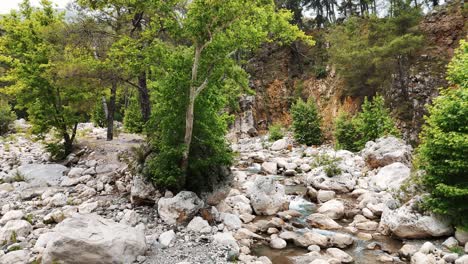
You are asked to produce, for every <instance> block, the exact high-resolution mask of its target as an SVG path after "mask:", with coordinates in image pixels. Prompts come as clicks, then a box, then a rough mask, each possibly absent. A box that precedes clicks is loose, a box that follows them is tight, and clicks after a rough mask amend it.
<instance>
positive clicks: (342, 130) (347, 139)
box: [333, 112, 358, 151]
mask: <svg viewBox="0 0 468 264" xmlns="http://www.w3.org/2000/svg"><path fill="white" fill-rule="evenodd" d="M333 135H334V136H335V148H336V149H346V150H349V151H358V149H356V146H355V143H356V139H357V132H356V128H355V127H354V124H353V119H352V117H351V116H350V115H349V114H348V113H346V112H340V113H339V114H338V116H337V117H336V119H335V131H334V133H333Z"/></svg>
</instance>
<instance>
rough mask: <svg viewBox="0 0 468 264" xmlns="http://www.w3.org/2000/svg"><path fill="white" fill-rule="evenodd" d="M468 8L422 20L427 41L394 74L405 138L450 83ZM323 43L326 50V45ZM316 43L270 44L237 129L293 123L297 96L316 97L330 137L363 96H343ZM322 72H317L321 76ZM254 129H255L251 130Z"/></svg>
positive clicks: (253, 65)
mask: <svg viewBox="0 0 468 264" xmlns="http://www.w3.org/2000/svg"><path fill="white" fill-rule="evenodd" d="M466 21H467V13H466V12H463V8H462V4H460V2H459V1H454V2H450V3H448V4H446V5H444V6H441V7H439V8H437V9H436V10H434V11H432V12H431V13H429V14H427V15H426V17H425V18H424V19H423V20H422V21H421V23H420V26H419V28H420V31H421V32H422V33H423V34H424V36H425V39H426V42H427V43H428V45H427V46H426V48H424V49H423V50H422V52H421V53H420V54H418V55H417V58H416V60H415V62H413V63H412V64H411V65H410V66H409V68H408V69H407V71H406V74H403V77H401V78H400V76H399V75H398V76H395V78H394V80H393V83H392V85H391V88H390V89H389V90H388V92H387V94H384V96H385V97H386V98H387V102H388V103H389V106H390V108H391V109H392V111H393V114H394V116H395V117H396V119H397V120H398V126H399V127H400V128H401V130H402V131H403V136H404V138H405V139H406V140H407V141H408V142H411V143H415V142H417V135H418V133H419V131H420V127H421V124H422V122H423V116H424V114H425V113H426V112H425V105H426V104H427V103H430V102H431V99H432V98H434V97H435V96H436V95H437V94H438V88H440V87H444V86H446V85H447V83H446V81H445V71H446V69H445V67H446V65H447V63H448V61H449V60H450V58H451V57H452V56H453V53H454V49H455V48H456V47H457V46H458V42H459V40H460V39H462V38H466V32H467V26H466V23H465V22H466ZM323 45H324V46H325V47H323V46H322V47H321V48H322V50H323V49H326V45H327V44H326V43H324V44H323ZM317 52H318V51H317V47H313V48H308V47H304V46H301V45H300V44H294V45H291V46H287V47H278V46H271V45H269V46H266V47H265V48H263V49H262V50H261V51H260V52H259V53H258V54H257V55H256V56H255V57H254V58H253V59H252V60H251V61H250V63H249V65H248V67H247V70H248V72H249V73H250V74H251V76H252V77H251V87H252V88H253V90H255V92H256V94H255V96H254V97H248V99H247V102H248V103H247V104H246V98H247V97H243V98H242V100H241V104H242V105H244V106H246V105H247V107H241V113H239V114H238V115H237V118H236V123H235V125H234V126H233V131H235V132H236V133H237V134H238V135H241V136H246V135H253V134H256V133H257V131H259V132H260V133H262V131H265V130H266V129H267V128H268V126H269V125H271V124H274V123H280V124H283V125H286V126H287V125H289V124H290V123H291V118H290V115H289V110H290V107H291V105H292V103H293V102H294V101H295V100H296V99H297V98H298V97H302V98H303V99H306V98H309V97H311V96H312V97H313V98H314V99H315V100H316V102H317V104H318V105H319V108H320V110H321V114H322V116H323V119H324V122H323V123H324V127H325V132H326V133H325V134H326V135H328V137H329V138H331V133H330V131H331V128H332V123H333V122H332V121H333V119H334V118H335V116H336V115H337V113H338V111H339V110H340V109H343V110H345V111H348V112H355V111H356V110H357V109H359V107H360V105H361V103H362V100H363V98H352V97H343V96H342V95H341V94H340V91H341V90H343V89H342V88H343V86H344V83H343V80H342V79H341V78H340V77H339V76H337V75H336V74H335V72H334V69H333V66H332V65H328V66H326V70H327V71H326V72H327V74H326V75H325V76H323V75H322V76H320V74H319V73H318V72H317V68H318V67H319V64H320V63H319V62H318V61H317V59H316V58H317ZM317 76H318V77H317ZM252 132H253V133H252Z"/></svg>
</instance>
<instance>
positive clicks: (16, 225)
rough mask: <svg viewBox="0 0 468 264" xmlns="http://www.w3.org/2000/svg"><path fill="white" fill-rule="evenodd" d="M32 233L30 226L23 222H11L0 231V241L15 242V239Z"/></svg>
mask: <svg viewBox="0 0 468 264" xmlns="http://www.w3.org/2000/svg"><path fill="white" fill-rule="evenodd" d="M31 231H32V226H31V224H30V223H29V222H28V221H25V220H11V221H8V222H7V223H6V224H5V226H3V227H2V228H1V229H0V241H1V242H2V243H5V242H6V243H10V242H16V241H15V240H16V238H17V237H27V236H28V235H29V234H30V233H31Z"/></svg>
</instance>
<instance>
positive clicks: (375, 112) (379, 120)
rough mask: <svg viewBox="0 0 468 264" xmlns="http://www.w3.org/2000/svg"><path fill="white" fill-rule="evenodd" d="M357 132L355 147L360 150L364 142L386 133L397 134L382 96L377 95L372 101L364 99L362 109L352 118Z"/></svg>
mask: <svg viewBox="0 0 468 264" xmlns="http://www.w3.org/2000/svg"><path fill="white" fill-rule="evenodd" d="M353 123H354V127H355V130H356V132H357V140H356V144H355V149H357V150H361V149H362V148H364V146H365V145H366V142H368V141H371V140H376V139H378V138H380V137H383V136H387V135H394V136H399V131H398V129H397V128H396V126H395V123H394V121H393V119H392V117H391V116H390V111H389V110H388V109H387V108H386V107H385V101H384V99H383V97H382V96H380V95H377V96H375V97H374V98H373V100H372V101H369V100H367V97H366V98H365V99H364V103H363V105H362V111H361V112H359V113H358V114H357V115H356V117H355V118H354V119H353Z"/></svg>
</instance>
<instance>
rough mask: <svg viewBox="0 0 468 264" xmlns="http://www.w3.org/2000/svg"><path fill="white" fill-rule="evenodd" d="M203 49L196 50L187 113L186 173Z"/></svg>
mask: <svg viewBox="0 0 468 264" xmlns="http://www.w3.org/2000/svg"><path fill="white" fill-rule="evenodd" d="M201 52H202V48H201V47H200V46H197V47H196V48H195V56H194V60H193V65H192V79H191V82H190V91H189V102H188V106H187V113H186V115H185V136H184V145H185V150H184V153H183V155H182V162H181V169H182V170H183V171H184V172H186V171H187V168H188V159H189V155H190V144H191V143H192V133H193V113H194V108H195V97H196V95H197V93H196V91H197V87H196V84H195V83H196V81H197V77H198V66H199V64H200V57H201Z"/></svg>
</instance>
